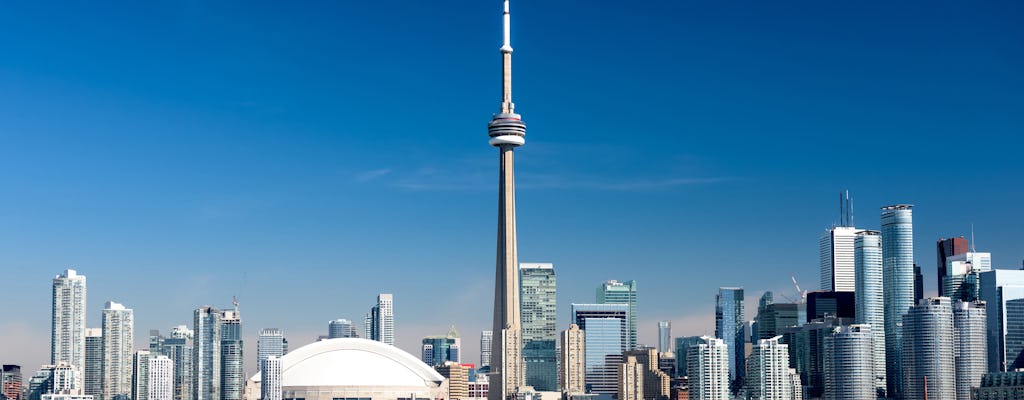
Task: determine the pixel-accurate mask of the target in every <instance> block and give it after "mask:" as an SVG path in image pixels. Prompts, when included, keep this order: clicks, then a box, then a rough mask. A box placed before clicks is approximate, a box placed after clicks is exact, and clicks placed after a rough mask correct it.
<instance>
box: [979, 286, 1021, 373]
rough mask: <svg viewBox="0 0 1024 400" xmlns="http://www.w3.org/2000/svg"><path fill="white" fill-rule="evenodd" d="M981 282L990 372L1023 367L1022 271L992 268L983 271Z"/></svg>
mask: <svg viewBox="0 0 1024 400" xmlns="http://www.w3.org/2000/svg"><path fill="white" fill-rule="evenodd" d="M980 282H981V290H980V295H981V300H983V301H985V314H986V315H987V318H986V327H985V333H986V336H987V338H986V339H987V346H988V370H989V372H1006V371H1013V370H1014V369H1017V368H1024V357H1022V356H1021V351H1022V350H1024V271H1022V270H1008V269H994V270H991V271H987V272H982V273H981V275H980Z"/></svg>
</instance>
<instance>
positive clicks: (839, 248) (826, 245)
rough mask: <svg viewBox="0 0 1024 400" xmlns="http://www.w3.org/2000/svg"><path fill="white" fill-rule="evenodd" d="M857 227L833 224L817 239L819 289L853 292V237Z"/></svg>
mask: <svg viewBox="0 0 1024 400" xmlns="http://www.w3.org/2000/svg"><path fill="white" fill-rule="evenodd" d="M856 232H857V228H854V227H852V226H835V227H832V228H830V229H828V230H826V231H825V232H824V233H822V234H821V237H820V238H819V239H818V250H819V254H820V257H819V269H820V270H821V290H823V291H826V292H853V291H854V289H855V288H856V286H855V284H854V267H853V239H854V238H855V237H856Z"/></svg>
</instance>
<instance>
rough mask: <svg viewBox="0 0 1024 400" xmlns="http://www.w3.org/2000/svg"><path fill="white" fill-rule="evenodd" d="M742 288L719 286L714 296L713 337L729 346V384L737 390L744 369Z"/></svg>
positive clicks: (741, 381) (744, 321) (740, 383)
mask: <svg viewBox="0 0 1024 400" xmlns="http://www.w3.org/2000/svg"><path fill="white" fill-rule="evenodd" d="M745 325H746V319H745V318H744V316H743V288H719V289H718V295H717V296H716V298H715V337H717V338H719V339H722V341H724V342H725V345H726V346H729V384H730V385H731V386H732V388H733V390H737V389H738V388H739V387H740V386H741V385H742V383H743V373H744V371H746V368H745V365H746V363H745V362H744V361H745V359H744V356H745V354H744V347H745V343H744V342H745V341H744V337H743V336H744V335H743V328H744V326H745Z"/></svg>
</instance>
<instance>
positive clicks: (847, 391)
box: [823, 324, 885, 400]
mask: <svg viewBox="0 0 1024 400" xmlns="http://www.w3.org/2000/svg"><path fill="white" fill-rule="evenodd" d="M872 328H873V326H871V325H860V324H855V325H846V326H840V327H837V328H834V330H833V331H832V333H830V334H829V335H828V336H826V337H825V351H824V352H823V353H824V356H825V374H824V377H825V379H824V381H825V392H824V396H823V397H824V398H825V399H826V400H874V399H878V398H884V396H879V393H878V384H877V379H876V377H877V375H878V373H877V372H875V371H874V369H875V367H876V363H875V362H874V351H875V349H874V347H873V346H872V341H873V340H874V338H875V335H874V333H873V332H872ZM884 366H885V364H882V367H883V368H884ZM884 374H885V373H884V372H882V375H884ZM882 389H884V387H883V388H882Z"/></svg>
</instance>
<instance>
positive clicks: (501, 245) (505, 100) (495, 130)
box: [487, 0, 526, 400]
mask: <svg viewBox="0 0 1024 400" xmlns="http://www.w3.org/2000/svg"><path fill="white" fill-rule="evenodd" d="M502 39H503V41H502V45H501V111H500V112H499V113H497V114H494V116H493V117H492V118H491V122H490V123H488V124H487V135H488V136H490V137H491V140H490V144H491V146H494V147H497V148H498V150H499V151H498V152H499V154H500V159H501V161H500V165H501V166H500V168H499V169H500V172H499V177H498V257H497V266H496V268H495V271H494V326H493V328H494V338H495V339H496V340H495V343H494V344H495V346H494V351H493V352H491V373H490V376H489V379H488V381H489V382H490V389H489V392H488V393H487V398H488V400H506V399H509V398H511V397H514V396H515V394H516V392H517V391H518V389H519V387H520V386H523V384H524V372H523V342H522V327H521V325H520V323H519V270H518V267H519V260H518V256H517V254H516V190H515V179H514V177H513V174H512V167H513V152H514V150H515V148H516V147H519V146H522V145H523V143H526V139H524V137H525V136H526V124H525V123H523V120H522V118H520V117H519V114H516V112H515V104H513V103H512V45H511V44H510V43H509V13H508V0H505V9H504V13H503V15H502Z"/></svg>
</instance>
